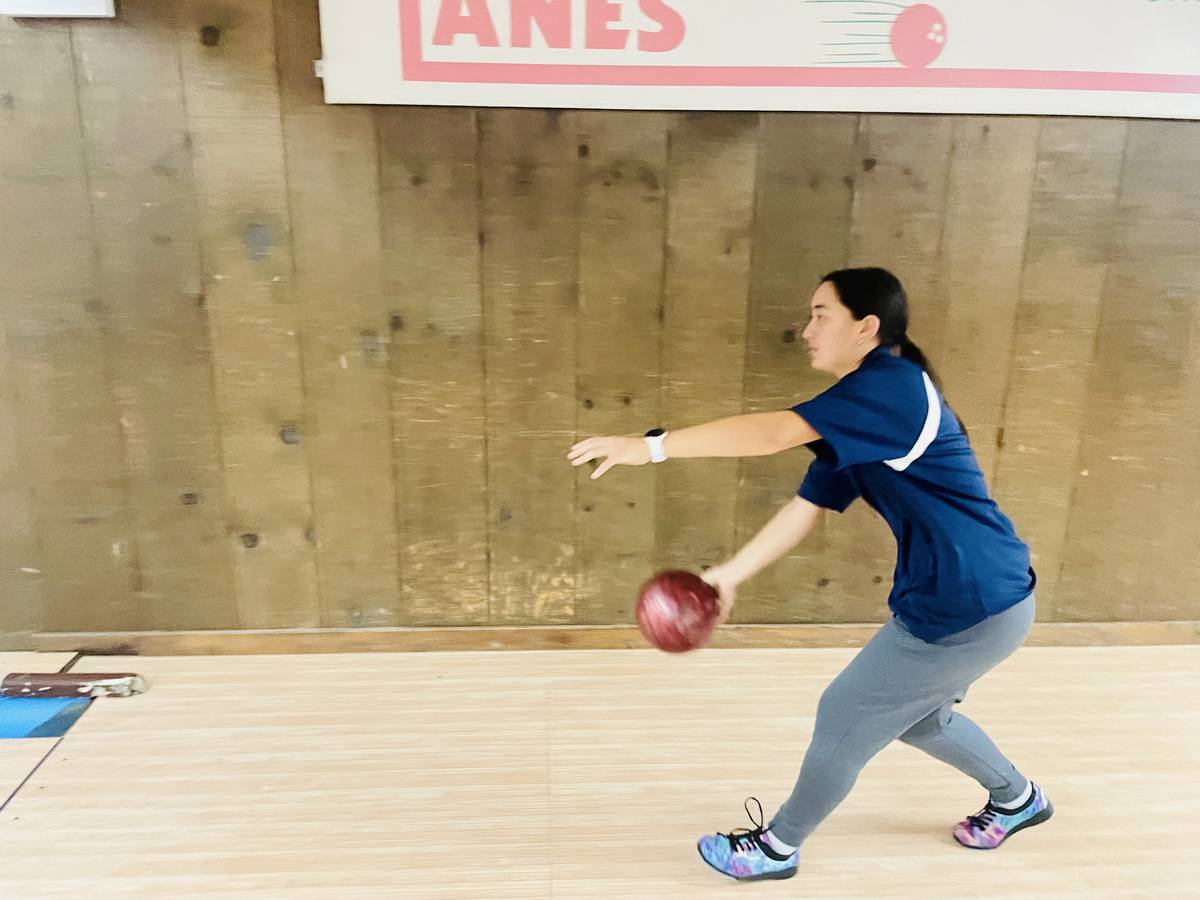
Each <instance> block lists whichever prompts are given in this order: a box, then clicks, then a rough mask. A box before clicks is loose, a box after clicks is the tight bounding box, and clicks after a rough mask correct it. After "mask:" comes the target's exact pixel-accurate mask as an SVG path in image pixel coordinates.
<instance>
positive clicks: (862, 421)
mask: <svg viewBox="0 0 1200 900" xmlns="http://www.w3.org/2000/svg"><path fill="white" fill-rule="evenodd" d="M792 411H793V412H795V413H796V414H797V415H799V416H801V417H802V418H803V419H804V420H805V421H806V422H808V424H810V425H811V426H812V427H813V428H814V429H815V430H816V432H817V433H818V434H819V435H821V437H822V438H823V439H824V440H825V441H826V442H827V443H828V444H829V446H830V447H831V448H832V450H833V453H834V456H835V461H834V465H835V467H836V468H837V469H843V468H845V467H846V466H854V465H861V464H863V463H873V462H883V463H887V464H888V465H889V466H891V467H892V468H894V469H897V470H899V471H903V470H904V469H906V468H908V465H909V464H911V463H912V461H913V460H914V459H916V458H917V457H918V456H920V455H921V454H922V453H923V452H924V450H925V448H927V447H928V446H929V444H930V443H931V442H932V440H933V437H934V436H936V434H937V429H938V425H939V421H937V420H938V419H940V411H941V400H940V398H939V397H938V396H937V392H936V389H934V387H933V384H932V382H930V381H929V380H928V377H927V376H926V375H925V373H924V372H922V371H921V370H920V369H918V368H916V367H915V366H907V365H904V366H902V367H901V366H894V367H893V366H887V367H877V368H872V369H870V370H862V369H860V370H858V371H856V372H852V373H850V374H849V375H847V376H846V377H844V378H843V379H841V380H840V381H839V382H838V383H837V384H835V385H833V387H831V388H829V390H827V391H825V392H824V393H822V394H818V395H817V396H816V397H814V398H813V399H811V400H808V401H805V402H804V403H798V404H797V405H795V406H793V407H792ZM931 419H933V420H935V421H930V420H931Z"/></svg>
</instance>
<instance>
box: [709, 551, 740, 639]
mask: <svg viewBox="0 0 1200 900" xmlns="http://www.w3.org/2000/svg"><path fill="white" fill-rule="evenodd" d="M700 577H701V578H702V579H704V581H706V582H707V583H708V584H711V585H712V586H713V587H715V588H716V589H717V602H718V603H719V604H720V606H721V614H720V615H719V616H718V617H717V624H718V625H724V624H725V620H726V619H728V618H729V614H730V613H731V612H733V604H734V602H735V601H736V600H737V582H735V581H733V580H732V579H731V578H730V577H729V576H728V575H726V574H725V572H724V570H722V569H721V567H720V566H714V567H713V568H711V569H709V570H708V571H706V572H701V573H700Z"/></svg>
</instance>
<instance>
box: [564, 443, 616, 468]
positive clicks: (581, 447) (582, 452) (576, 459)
mask: <svg viewBox="0 0 1200 900" xmlns="http://www.w3.org/2000/svg"><path fill="white" fill-rule="evenodd" d="M606 442H607V438H602V437H591V438H588V439H587V440H585V441H580V442H579V443H578V444H576V445H575V446H573V447H572V448H571V449H570V450H569V451H568V452H567V459H569V460H570V461H571V463H572V464H573V465H576V466H581V465H583V464H584V463H585V462H589V461H590V460H593V459H596V458H597V457H600V456H607V455H608V454H607V453H606V452H604V450H603V449H602V448H603V447H604V445H605V443H606Z"/></svg>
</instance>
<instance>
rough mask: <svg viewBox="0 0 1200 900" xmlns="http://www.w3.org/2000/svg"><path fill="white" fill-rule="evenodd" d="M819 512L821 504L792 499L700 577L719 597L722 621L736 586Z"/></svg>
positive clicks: (802, 532) (803, 531) (799, 535)
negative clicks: (724, 558) (734, 551)
mask: <svg viewBox="0 0 1200 900" xmlns="http://www.w3.org/2000/svg"><path fill="white" fill-rule="evenodd" d="M822 512H824V510H822V508H821V507H819V506H817V505H816V504H814V503H811V502H809V501H808V500H805V499H804V498H803V497H794V498H792V500H791V502H790V503H788V504H787V505H786V506H784V507H783V509H781V510H779V512H777V513H776V514H775V515H774V517H773V518H772V519H771V521H769V522H767V524H766V525H764V526H763V527H762V530H761V531H759V532H758V534H756V535H755V536H754V537H753V538H751V539H750V540H749V541H748V542H747V543H746V545H745V546H744V547H742V549H741V550H739V551H738V552H737V553H736V554H735V555H734V556H733V558H732V559H730V560H728V561H727V562H723V563H721V564H720V565H719V566H714V567H713V568H711V569H709V570H708V571H706V572H704V573H703V574H702V575H701V576H700V577H701V578H703V579H704V580H705V581H707V582H708V583H709V584H711V585H712V586H713V587H715V588H716V589H717V591H718V593H719V594H720V596H721V621H722V622H724V621H725V619H726V618H727V617H728V616H729V613H730V610H732V609H733V603H734V598H735V595H736V593H737V587H738V585H740V584H741V583H742V582H743V581H747V580H749V579H750V578H753V577H754V576H755V575H757V574H758V573H759V572H761V571H762V570H763V569H765V568H766V567H767V566H769V565H771V563H773V562H775V561H776V560H778V559H779V558H780V557H781V556H783V555H784V554H785V553H787V552H788V551H789V550H791V549H792V548H793V547H795V546H796V545H797V544H799V543H800V542H801V541H802V540H804V539H805V538H806V537H807V536H808V533H809V532H810V531H812V530H813V527H814V526H815V525H816V524H817V522H818V521H820V518H821V514H822Z"/></svg>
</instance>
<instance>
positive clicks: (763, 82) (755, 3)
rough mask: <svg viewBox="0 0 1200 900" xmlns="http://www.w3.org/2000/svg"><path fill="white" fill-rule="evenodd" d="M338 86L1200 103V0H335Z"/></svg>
mask: <svg viewBox="0 0 1200 900" xmlns="http://www.w3.org/2000/svg"><path fill="white" fill-rule="evenodd" d="M320 5H321V31H322V42H323V45H324V50H323V53H324V60H323V65H322V72H323V77H324V80H325V97H326V100H327V101H328V102H331V103H413V104H447V105H466V106H545V107H591V108H614V109H761V110H845V111H863V112H878V111H897V112H948V113H1025V114H1058V115H1110V116H1150V117H1167V118H1189V119H1200V0H993V2H985V0H938V2H936V3H934V4H930V3H905V2H900V0H895V2H893V0H321V4H320Z"/></svg>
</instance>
